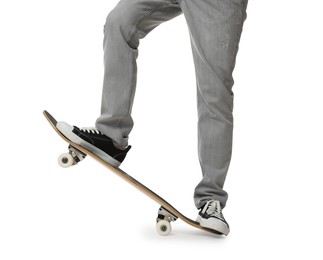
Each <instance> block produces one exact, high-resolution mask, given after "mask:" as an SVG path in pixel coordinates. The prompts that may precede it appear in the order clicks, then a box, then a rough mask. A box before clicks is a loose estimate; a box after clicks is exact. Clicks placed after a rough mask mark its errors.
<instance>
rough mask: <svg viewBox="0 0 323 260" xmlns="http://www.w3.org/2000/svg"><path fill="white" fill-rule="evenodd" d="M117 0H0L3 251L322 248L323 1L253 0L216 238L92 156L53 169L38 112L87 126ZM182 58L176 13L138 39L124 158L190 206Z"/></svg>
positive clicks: (189, 122) (155, 253) (228, 252)
mask: <svg viewBox="0 0 323 260" xmlns="http://www.w3.org/2000/svg"><path fill="white" fill-rule="evenodd" d="M116 3H117V0H113V1H111V0H95V1H82V0H78V1H75V0H68V1H66V0H64V1H63V0H56V1H40V0H38V1H37V0H30V1H22V0H16V1H14V0H12V1H1V5H0V37H1V40H0V73H1V74H0V91H1V94H0V106H1V109H0V116H1V129H0V131H1V135H0V138H1V141H0V143H1V157H0V158H1V159H0V160H1V170H0V259H3V260H9V259H34V260H36V259H47V260H50V259H60V260H65V259H69V260H70V259H78V260H81V259H91V260H92V259H111V257H114V258H116V259H128V257H132V258H133V257H135V258H136V259H137V258H138V259H139V258H140V259H165V258H174V257H175V256H180V257H183V259H185V258H187V259H198V258H199V257H203V258H204V257H206V258H209V257H211V258H215V259H305V258H306V259H322V257H323V253H322V250H321V245H322V232H323V224H322V219H323V213H322V210H321V208H322V197H323V192H322V174H323V165H322V152H323V149H322V147H323V137H322V132H323V124H322V110H323V102H322V98H323V90H322V87H323V80H322V70H321V68H322V59H323V51H322V46H323V38H322V24H323V18H322V8H323V4H322V1H320V0H308V1H299V0H284V1H280V0H273V1H264V0H257V1H250V2H249V6H248V19H247V21H246V23H245V25H244V31H243V35H242V38H241V44H240V51H239V53H238V58H237V64H236V69H235V72H234V78H235V86H234V93H235V107H234V116H235V128H234V147H233V157H232V163H231V167H230V172H229V174H228V177H227V181H226V185H225V188H226V190H227V191H228V192H229V194H230V198H229V201H228V204H227V207H226V209H225V210H224V214H225V216H226V218H227V220H228V222H229V223H230V226H231V234H230V235H229V236H228V237H227V238H222V237H214V236H212V235H210V234H207V233H204V232H202V231H199V230H196V229H194V228H192V227H190V226H188V225H186V224H184V223H183V222H181V221H180V220H178V221H177V222H175V223H173V232H172V235H171V236H169V237H160V236H158V235H157V234H156V233H155V217H156V212H157V209H158V205H157V204H156V203H155V202H153V201H151V200H150V199H149V198H147V197H145V196H144V195H143V194H141V193H139V192H138V191H137V190H136V189H134V188H133V187H131V186H129V185H128V184H127V183H125V182H124V181H122V180H121V179H119V178H118V177H117V176H115V175H113V174H112V173H111V172H110V171H108V170H107V169H106V168H104V167H102V166H101V165H100V164H98V163H96V162H95V161H94V160H92V159H87V160H85V161H84V162H83V163H82V164H80V165H78V166H77V167H72V168H70V169H62V168H60V167H58V165H57V162H56V158H57V156H58V155H59V154H60V153H62V152H65V151H66V144H65V143H64V141H63V140H61V139H60V138H59V137H58V136H57V135H56V134H55V133H54V131H53V130H52V129H51V128H50V126H49V124H48V123H47V122H46V121H45V118H44V117H43V115H42V111H43V110H44V109H47V110H48V111H49V112H51V113H52V114H53V115H54V116H55V117H56V118H57V119H58V120H64V121H67V122H69V123H71V124H75V125H79V126H91V125H94V122H95V120H96V118H97V117H98V115H99V112H100V101H101V86H102V78H103V76H102V72H103V62H102V54H103V51H102V39H103V24H104V22H105V18H106V16H107V14H108V13H109V11H110V10H111V9H112V8H113V7H114V6H115V4H116ZM195 91H196V89H195V76H194V65H193V60H192V57H191V49H190V42H189V36H188V31H187V27H186V24H185V20H184V17H183V16H180V17H177V18H175V19H174V20H172V21H169V22H167V23H164V24H162V25H160V26H159V27H158V28H156V29H155V30H154V31H153V32H151V33H150V34H149V35H148V36H147V37H146V38H145V39H143V40H142V41H141V44H140V47H139V58H138V84H137V92H136V100H135V104H134V108H133V116H134V120H135V127H134V130H133V132H132V133H131V137H130V144H131V145H133V149H132V150H131V152H130V153H129V154H128V157H127V159H126V161H125V162H124V164H123V166H122V168H123V169H124V170H126V171H127V172H128V173H130V174H131V175H133V176H134V177H136V178H137V179H139V180H140V181H142V182H143V183H144V184H146V185H147V186H148V187H150V188H152V189H153V190H155V191H156V192H157V193H158V194H160V195H161V196H163V197H164V198H165V199H167V200H169V201H170V203H172V204H173V205H174V206H175V207H177V208H178V209H179V210H180V211H182V212H183V213H184V214H187V215H189V216H190V217H191V218H195V215H196V213H197V212H196V210H195V208H194V205H193V198H192V196H193V189H194V187H195V185H196V184H197V182H198V181H199V179H200V175H201V172H200V168H199V164H198V160H197V151H196V103H195Z"/></svg>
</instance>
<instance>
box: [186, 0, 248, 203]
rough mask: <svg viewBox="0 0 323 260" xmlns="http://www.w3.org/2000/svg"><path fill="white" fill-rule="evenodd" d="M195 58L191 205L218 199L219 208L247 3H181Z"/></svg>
mask: <svg viewBox="0 0 323 260" xmlns="http://www.w3.org/2000/svg"><path fill="white" fill-rule="evenodd" d="M180 6H181V8H182V11H183V13H184V16H185V19H186V21H187V24H188V27H189V32H190V36H191V44H192V51H193V57H194V64H195V71H196V81H197V103H198V153H199V160H200V164H201V168H202V173H203V178H202V180H201V182H200V183H199V184H198V185H197V187H196V189H195V193H194V199H195V205H196V207H197V208H201V207H202V206H203V205H204V204H205V203H206V202H207V201H210V200H217V201H219V202H220V204H221V207H222V208H223V207H224V206H225V204H226V201H227V197H228V196H227V192H225V191H224V190H223V185H224V182H225V178H226V175H227V171H228V167H229V163H230V159H231V150H232V129H233V116H232V110H233V92H232V89H231V88H232V86H233V78H232V72H233V69H234V66H235V59H236V54H237V51H238V45H239V40H240V35H241V31H242V26H243V22H244V20H245V18H246V6H247V0H203V1H200V0H182V1H180Z"/></svg>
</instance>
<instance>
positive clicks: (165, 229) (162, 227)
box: [156, 220, 172, 236]
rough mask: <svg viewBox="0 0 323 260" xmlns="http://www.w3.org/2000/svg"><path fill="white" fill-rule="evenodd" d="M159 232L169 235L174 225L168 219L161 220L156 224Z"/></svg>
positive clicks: (162, 234)
mask: <svg viewBox="0 0 323 260" xmlns="http://www.w3.org/2000/svg"><path fill="white" fill-rule="evenodd" d="M156 230H157V233H158V234H159V235H161V236H168V235H169V234H170V232H171V231H172V226H171V224H170V223H169V222H168V221H167V220H159V221H158V222H157V224H156Z"/></svg>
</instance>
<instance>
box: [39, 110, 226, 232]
mask: <svg viewBox="0 0 323 260" xmlns="http://www.w3.org/2000/svg"><path fill="white" fill-rule="evenodd" d="M43 114H44V116H45V117H46V119H47V120H48V122H49V123H50V125H51V126H52V127H53V129H54V130H55V131H56V133H57V134H58V135H59V136H60V137H61V138H63V139H64V140H65V141H66V142H67V143H68V144H69V146H68V152H67V153H63V154H61V155H60V156H59V157H58V163H59V165H60V166H61V167H64V168H68V167H70V166H73V165H76V164H77V163H79V162H80V161H82V160H83V159H85V157H86V156H87V155H89V156H90V157H92V158H93V159H95V160H96V161H98V162H100V163H101V164H103V165H104V166H105V167H107V168H108V169H109V170H110V171H111V172H113V173H115V174H116V175H118V176H119V177H121V178H122V179H123V180H125V181H126V182H128V183H129V184H131V185H132V186H134V187H135V188H136V189H138V190H140V191H141V192H143V193H144V194H145V195H147V196H148V197H149V198H151V199H152V200H154V201H155V202H157V204H159V205H160V208H159V210H158V216H157V218H156V231H157V233H158V234H159V235H162V236H167V235H169V234H170V233H171V231H172V227H171V222H173V221H175V220H177V219H181V220H182V221H183V222H185V223H186V224H188V225H191V226H192V227H195V228H198V229H201V230H203V231H206V232H210V233H213V234H217V235H222V233H221V232H218V231H216V230H213V229H208V228H204V227H202V226H200V225H199V223H198V222H196V221H194V220H192V219H190V218H188V217H186V216H184V215H183V214H182V213H180V212H179V211H178V210H177V209H175V208H174V207H173V206H172V205H171V204H170V203H168V202H167V201H166V200H165V199H163V198H162V197H160V196H159V195H158V194H156V193H155V192H153V191H152V190H150V189H149V188H148V187H146V186H145V185H143V184H142V183H140V182H139V181H137V180H136V179H135V178H133V177H131V176H130V175H129V174H127V173H126V172H124V171H123V170H121V169H120V168H116V167H113V166H112V165H110V164H108V163H107V162H105V161H104V160H102V159H101V158H100V157H98V156H96V155H95V154H93V153H91V152H90V151H88V150H86V149H84V148H83V147H81V146H79V145H78V144H76V143H73V142H72V141H71V140H69V139H68V138H67V137H66V136H64V135H63V134H62V133H61V132H60V131H59V130H58V128H57V127H56V124H57V121H56V119H55V118H54V117H53V116H52V115H51V114H49V113H48V112H47V111H46V110H45V111H44V112H43Z"/></svg>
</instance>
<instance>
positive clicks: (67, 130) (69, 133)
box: [56, 121, 121, 167]
mask: <svg viewBox="0 0 323 260" xmlns="http://www.w3.org/2000/svg"><path fill="white" fill-rule="evenodd" d="M56 127H57V129H58V130H59V131H60V132H61V133H62V134H63V135H65V136H66V137H67V138H68V139H69V140H71V141H72V142H73V143H76V144H78V145H79V146H82V147H84V148H85V149H86V150H88V151H90V152H91V153H93V154H95V155H96V156H98V157H100V158H101V159H102V160H104V161H105V162H107V163H108V164H110V165H112V166H113V167H119V166H120V164H121V163H120V162H119V161H117V160H116V159H114V158H112V157H111V156H109V155H108V154H107V153H105V152H103V151H102V150H100V149H99V148H97V147H95V146H94V145H92V144H90V143H88V142H86V141H84V140H83V139H82V138H80V137H78V136H77V135H76V134H74V133H73V129H74V128H73V126H71V125H69V124H67V123H66V122H63V121H60V122H57V124H56Z"/></svg>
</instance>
